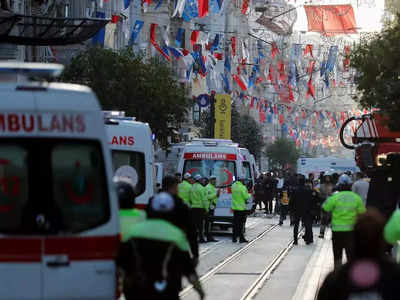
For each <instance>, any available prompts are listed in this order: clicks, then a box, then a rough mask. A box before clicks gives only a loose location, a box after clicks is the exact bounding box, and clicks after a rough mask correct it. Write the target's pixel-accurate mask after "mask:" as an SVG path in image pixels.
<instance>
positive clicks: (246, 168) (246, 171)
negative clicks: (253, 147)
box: [243, 161, 251, 180]
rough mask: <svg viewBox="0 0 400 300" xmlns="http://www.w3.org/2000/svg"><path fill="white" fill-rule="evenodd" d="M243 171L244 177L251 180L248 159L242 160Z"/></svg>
mask: <svg viewBox="0 0 400 300" xmlns="http://www.w3.org/2000/svg"><path fill="white" fill-rule="evenodd" d="M243 171H244V176H245V177H246V179H249V180H251V167H250V163H249V162H248V161H244V162H243Z"/></svg>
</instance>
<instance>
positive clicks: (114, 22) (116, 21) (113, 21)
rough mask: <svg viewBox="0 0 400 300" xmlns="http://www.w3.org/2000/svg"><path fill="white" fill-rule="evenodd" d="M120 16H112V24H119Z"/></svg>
mask: <svg viewBox="0 0 400 300" xmlns="http://www.w3.org/2000/svg"><path fill="white" fill-rule="evenodd" d="M119 18H120V17H119V16H118V15H112V16H111V23H113V24H117V23H118V21H119Z"/></svg>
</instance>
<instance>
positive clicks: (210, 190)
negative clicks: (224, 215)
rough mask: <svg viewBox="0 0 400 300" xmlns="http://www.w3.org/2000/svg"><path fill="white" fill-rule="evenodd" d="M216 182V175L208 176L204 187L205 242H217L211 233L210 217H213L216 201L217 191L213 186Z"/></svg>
mask: <svg viewBox="0 0 400 300" xmlns="http://www.w3.org/2000/svg"><path fill="white" fill-rule="evenodd" d="M216 183H217V176H215V175H212V176H210V181H209V183H208V184H207V185H206V187H205V192H206V199H207V201H206V204H207V205H206V217H205V234H206V237H207V242H218V240H216V239H215V238H214V237H213V236H212V235H211V226H212V218H213V217H214V210H215V207H216V206H217V202H218V192H217V188H216V187H215V185H216Z"/></svg>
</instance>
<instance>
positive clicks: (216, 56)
mask: <svg viewBox="0 0 400 300" xmlns="http://www.w3.org/2000/svg"><path fill="white" fill-rule="evenodd" d="M214 57H215V58H216V59H218V60H222V53H218V52H214Z"/></svg>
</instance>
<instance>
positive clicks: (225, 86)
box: [221, 74, 231, 93]
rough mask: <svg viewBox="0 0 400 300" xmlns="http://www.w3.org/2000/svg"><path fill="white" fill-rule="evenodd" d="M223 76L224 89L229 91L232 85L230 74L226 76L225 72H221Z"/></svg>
mask: <svg viewBox="0 0 400 300" xmlns="http://www.w3.org/2000/svg"><path fill="white" fill-rule="evenodd" d="M221 77H222V80H223V81H224V90H225V92H227V93H228V92H229V91H230V90H231V87H230V86H229V80H228V76H226V75H225V74H221Z"/></svg>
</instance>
